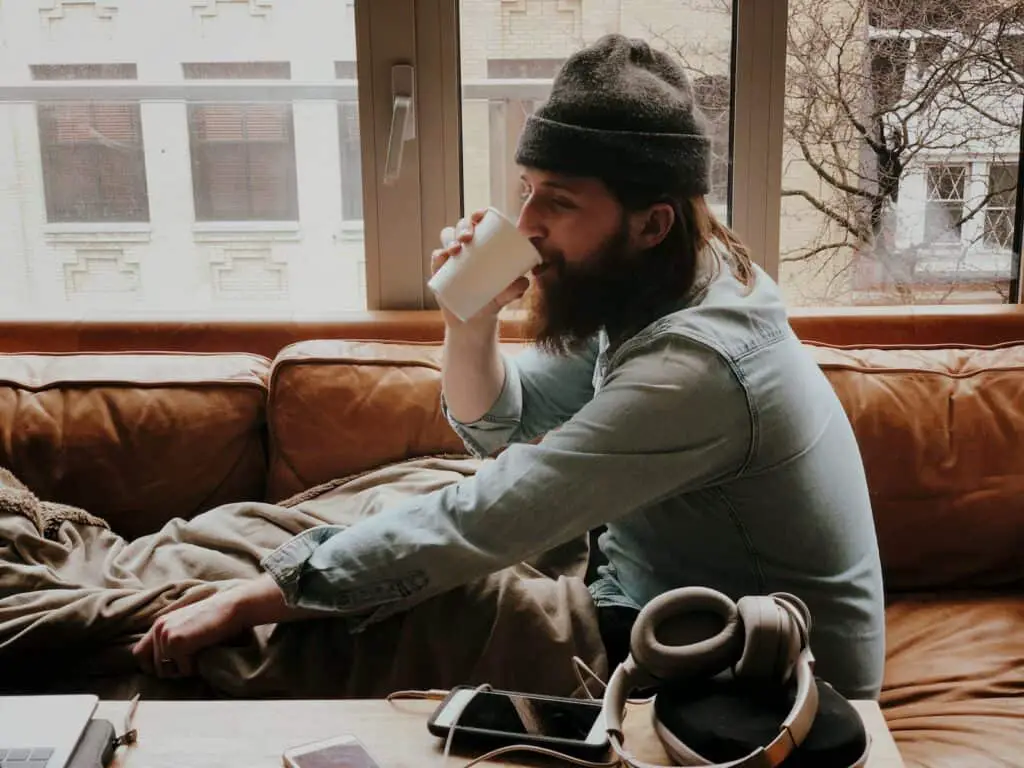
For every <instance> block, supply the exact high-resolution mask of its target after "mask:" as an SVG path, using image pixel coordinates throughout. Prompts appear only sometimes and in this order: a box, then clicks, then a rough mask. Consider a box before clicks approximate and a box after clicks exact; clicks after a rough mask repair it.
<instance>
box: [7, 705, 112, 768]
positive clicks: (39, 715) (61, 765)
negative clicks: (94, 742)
mask: <svg viewBox="0 0 1024 768" xmlns="http://www.w3.org/2000/svg"><path fill="white" fill-rule="evenodd" d="M98 704H99V697H98V696H93V695H91V694H74V695H56V696H0V768H66V766H67V764H68V761H69V760H70V758H71V754H72V752H74V751H75V747H76V746H78V742H79V740H80V739H81V738H82V734H83V733H84V732H85V726H86V725H88V724H89V720H91V719H92V716H93V714H94V713H95V711H96V706H97V705H98Z"/></svg>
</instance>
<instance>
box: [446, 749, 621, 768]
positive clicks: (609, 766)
mask: <svg viewBox="0 0 1024 768" xmlns="http://www.w3.org/2000/svg"><path fill="white" fill-rule="evenodd" d="M509 752H535V753H537V754H538V755H547V756H548V757H557V758H558V759H559V760H565V761H566V762H568V763H572V764H573V765H582V766H584V768H615V766H617V765H620V764H621V763H620V761H619V758H618V757H616V758H615V759H614V760H609V761H608V762H605V763H598V762H594V761H592V760H584V759H583V758H582V757H573V756H572V755H566V754H564V753H562V752H558V751H557V750H554V749H548V748H547V747H535V746H533V745H532V744H510V745H509V746H507V747H499V748H498V749H495V750H492V751H490V752H488V753H487V754H486V755H480V757H474V758H473V759H472V760H470V761H469V762H468V763H466V764H465V765H464V766H462V768H470V766H473V765H476V764H477V763H482V762H483V761H484V760H490V759H492V758H495V757H497V756H498V755H504V754H507V753H509Z"/></svg>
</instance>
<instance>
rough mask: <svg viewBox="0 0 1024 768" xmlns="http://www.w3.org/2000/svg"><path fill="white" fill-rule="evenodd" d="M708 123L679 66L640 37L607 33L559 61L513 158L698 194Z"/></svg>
mask: <svg viewBox="0 0 1024 768" xmlns="http://www.w3.org/2000/svg"><path fill="white" fill-rule="evenodd" d="M706 126H707V123H706V120H705V118H704V115H703V114H701V112H700V109H699V108H698V107H697V105H696V103H695V102H694V95H693V88H692V87H691V85H690V82H689V80H688V79H687V77H686V73H685V72H683V70H682V67H680V66H679V65H678V64H677V63H676V62H675V61H673V60H672V59H671V58H670V57H669V56H668V55H667V54H665V53H662V52H660V51H656V50H654V49H652V48H651V47H650V46H649V45H648V44H647V43H646V42H644V41H643V40H637V39H632V38H627V37H624V36H622V35H606V36H605V37H602V38H601V39H600V40H598V41H597V42H596V43H594V44H593V45H591V46H588V47H586V48H583V49H582V50H580V51H577V52H576V53H574V54H573V55H572V56H571V57H570V58H569V59H568V60H567V61H566V62H565V64H564V65H563V66H562V69H561V70H560V71H559V73H558V75H557V76H556V77H555V81H554V83H553V85H552V87H551V96H550V98H549V99H548V101H547V102H546V103H545V104H544V105H543V106H541V107H540V108H539V109H538V110H537V111H536V113H535V114H533V115H531V116H530V117H529V118H527V121H526V126H525V127H524V128H523V133H522V135H521V136H520V137H519V146H518V148H517V150H516V162H517V163H518V164H520V165H523V166H526V167H530V168H539V169H542V170H547V171H552V172H555V173H567V174H571V175H575V176H595V177H598V178H603V179H617V180H622V181H627V182H641V183H646V184H651V183H653V184H659V183H664V184H665V185H666V186H668V187H670V188H671V189H673V190H674V191H678V192H680V193H682V194H684V195H703V194H707V193H708V192H709V191H710V189H711V186H710V177H711V140H710V138H709V136H708V131H707V127H706Z"/></svg>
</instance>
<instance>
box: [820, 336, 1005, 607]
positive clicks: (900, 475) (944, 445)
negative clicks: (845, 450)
mask: <svg viewBox="0 0 1024 768" xmlns="http://www.w3.org/2000/svg"><path fill="white" fill-rule="evenodd" d="M811 349H812V350H813V352H814V354H815V356H816V358H817V360H818V362H819V364H820V365H821V367H822V368H823V370H824V371H825V373H826V375H827V376H828V378H829V379H830V380H831V382H832V385H833V387H834V388H835V390H836V392H837V393H838V395H839V397H840V399H841V400H842V402H843V405H844V407H845V409H846V411H847V413H848V415H849V417H850V420H851V422H852V424H853V428H854V430H855V432H856V434H857V440H858V443H859V445H860V449H861V454H862V456H863V459H864V463H865V467H866V470H867V476H868V484H869V487H870V491H871V499H872V505H873V510H874V515H875V521H876V526H877V530H878V536H879V544H880V547H881V552H882V562H883V565H884V568H885V578H886V588H887V589H888V590H890V591H893V590H928V589H935V588H966V589H970V588H989V587H1009V586H1014V585H1020V584H1021V583H1024V345H1004V346H999V347H969V348H964V347H960V348H941V347H920V348H906V347H904V348H873V349H851V348H835V347H825V346H814V347H811Z"/></svg>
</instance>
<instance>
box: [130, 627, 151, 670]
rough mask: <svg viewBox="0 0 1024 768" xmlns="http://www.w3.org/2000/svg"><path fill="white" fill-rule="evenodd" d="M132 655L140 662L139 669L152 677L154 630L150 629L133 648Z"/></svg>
mask: <svg viewBox="0 0 1024 768" xmlns="http://www.w3.org/2000/svg"><path fill="white" fill-rule="evenodd" d="M132 655H133V656H134V657H135V660H136V661H137V662H138V664H139V667H140V668H141V669H142V671H143V672H145V673H146V674H149V675H152V674H153V672H154V669H153V628H152V627H150V629H149V631H148V632H146V634H145V635H144V636H143V637H142V639H141V640H139V642H137V643H136V644H135V647H134V648H132Z"/></svg>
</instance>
